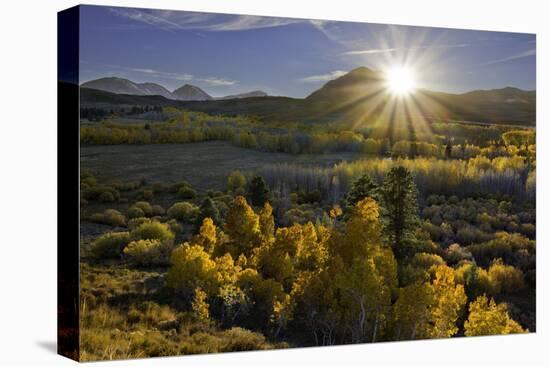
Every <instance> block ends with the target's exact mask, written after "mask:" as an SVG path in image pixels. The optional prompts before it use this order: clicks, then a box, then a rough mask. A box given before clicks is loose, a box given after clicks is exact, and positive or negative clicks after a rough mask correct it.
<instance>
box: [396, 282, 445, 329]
mask: <svg viewBox="0 0 550 367" xmlns="http://www.w3.org/2000/svg"><path fill="white" fill-rule="evenodd" d="M435 302H436V300H435V298H434V290H433V287H432V286H431V284H429V283H422V282H416V283H413V284H411V285H409V286H407V287H405V288H401V290H400V292H399V298H398V299H397V301H396V302H395V305H394V306H393V316H394V329H395V330H394V333H395V339H397V340H414V339H424V338H428V337H429V335H430V333H429V330H430V318H431V312H430V310H431V308H432V307H433V306H434V305H435Z"/></svg>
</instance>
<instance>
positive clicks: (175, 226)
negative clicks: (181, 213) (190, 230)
mask: <svg viewBox="0 0 550 367" xmlns="http://www.w3.org/2000/svg"><path fill="white" fill-rule="evenodd" d="M166 224H168V225H169V226H170V230H171V231H172V232H174V233H175V234H178V233H180V232H181V231H182V230H183V227H182V226H181V224H179V223H178V221H177V220H175V219H170V220H169V221H168V222H166Z"/></svg>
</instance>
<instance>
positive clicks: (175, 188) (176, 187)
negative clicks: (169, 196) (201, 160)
mask: <svg viewBox="0 0 550 367" xmlns="http://www.w3.org/2000/svg"><path fill="white" fill-rule="evenodd" d="M182 187H191V184H189V182H187V181H180V182H178V183H175V184H173V185H172V186H171V187H170V192H174V193H176V192H178V191H179V189H181V188H182Z"/></svg>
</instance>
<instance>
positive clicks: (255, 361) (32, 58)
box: [0, 0, 550, 367]
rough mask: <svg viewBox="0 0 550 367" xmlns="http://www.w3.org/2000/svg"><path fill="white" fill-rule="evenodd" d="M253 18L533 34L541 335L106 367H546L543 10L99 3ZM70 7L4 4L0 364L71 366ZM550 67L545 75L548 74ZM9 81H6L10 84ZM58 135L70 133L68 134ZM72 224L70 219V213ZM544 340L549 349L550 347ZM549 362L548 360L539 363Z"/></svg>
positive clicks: (521, 5) (546, 60) (285, 0)
mask: <svg viewBox="0 0 550 367" xmlns="http://www.w3.org/2000/svg"><path fill="white" fill-rule="evenodd" d="M92 2H93V3H94V4H103V5H120V6H124V5H125V6H141V7H154V8H167V9H180V10H199V11H214V12H227V13H241V14H242V13H244V14H255V15H275V16H288V17H302V18H318V19H333V20H354V21H364V22H377V23H394V24H409V25H424V26H441V27H456V28H470V29H484V30H500V31H516V32H528V33H537V69H538V70H537V79H538V83H537V97H538V104H537V107H538V110H537V112H538V118H537V121H538V123H537V138H538V143H539V144H538V167H537V171H538V172H537V174H538V182H537V184H538V185H537V187H538V189H539V190H538V195H537V199H538V205H537V207H538V209H539V210H538V211H537V212H538V213H537V218H538V225H537V228H538V233H537V234H538V238H537V255H538V266H537V280H538V289H537V310H538V312H537V321H538V322H537V327H538V331H537V333H536V334H530V335H519V336H504V337H483V338H472V339H466V338H460V339H453V340H434V341H422V342H400V343H382V344H371V345H359V346H341V347H331V348H309V349H294V350H290V351H274V352H248V353H232V354H225V355H206V356H187V357H170V358H155V359H152V360H135V361H133V362H131V363H129V362H128V361H122V362H106V365H110V366H111V365H112V366H123V365H127V364H131V365H135V366H153V365H154V366H175V365H178V366H182V365H184V366H201V367H205V366H239V367H243V366H255V367H258V366H262V367H264V366H281V365H286V366H310V365H316V366H335V365H336V366H342V365H382V364H383V365H388V366H393V365H396V364H397V363H402V364H406V365H408V366H411V365H413V366H414V365H422V366H436V365H437V366H439V367H441V366H464V365H469V366H479V365H498V366H539V365H542V364H543V363H548V357H549V354H550V353H548V348H549V347H548V346H549V345H550V343H549V342H550V339H548V336H549V325H548V323H549V321H548V320H549V318H548V312H550V311H549V308H548V299H547V298H548V284H549V283H548V279H547V278H548V274H549V272H548V268H549V267H550V259H549V257H548V253H549V252H548V246H550V243H549V241H548V238H549V233H550V232H549V229H548V228H550V227H549V222H548V221H549V219H548V218H549V216H548V214H547V211H548V207H549V204H550V201H549V194H548V192H547V191H546V190H545V188H546V187H545V185H546V184H547V179H548V178H549V177H550V176H549V174H548V171H549V167H550V164H549V163H548V158H549V154H548V153H549V150H550V144H549V143H546V144H544V143H545V142H548V139H549V138H550V137H549V134H548V132H549V127H548V125H549V124H550V121H548V117H549V116H550V114H549V107H548V105H549V104H550V100H549V98H550V95H549V93H548V88H549V86H550V80H549V71H548V67H550V55H549V46H550V45H549V38H550V26H549V22H550V20H549V19H548V14H550V10H549V9H545V5H544V4H545V3H547V2H545V1H542V0H539V1H535V0H533V1H530V0H522V1H503V0H500V1H499V0H494V1H493V0H490V1H489V0H483V1H482V0H474V1H470V0H455V1H443V0H434V1H423V0H414V1H394V0H371V1H367V0H361V1H351V0H338V1H331V2H324V3H321V1H320V0H316V1H315V0H311V1H299V0H271V1H259V0H225V1H214V0H187V1H174V0H172V1H169V0H155V1H152V0H149V1H144V0H142V1H136V0H134V1H112V0H111V1H99V2H96V1H92ZM76 4H77V3H76V2H74V1H61V0H59V1H54V0H46V1H36V2H31V1H24V0H7V1H4V2H2V11H1V12H0V17H1V19H0V27H1V28H2V29H1V32H0V37H1V38H0V40H1V43H0V66H1V68H0V73H1V74H0V75H1V77H0V80H1V83H0V94H1V95H2V98H1V101H2V104H0V109H1V113H0V216H1V221H0V246H1V247H0V365H2V366H18V365H22V366H23V365H24V366H41V367H42V366H66V365H71V364H73V363H74V362H71V361H69V360H68V359H65V358H63V357H60V356H57V355H56V354H55V340H56V212H57V210H56V200H57V194H56V190H57V186H56V185H57V181H56V180H57V179H56V172H57V164H56V144H57V138H56V124H57V122H56V73H57V71H56V12H57V11H59V10H62V9H65V8H68V7H70V6H73V5H76ZM544 66H546V67H544ZM6 82H7V83H6ZM61 128H63V127H62V126H61ZM64 215H66V216H72V215H76V214H75V213H64ZM544 339H546V341H544ZM542 361H544V362H542Z"/></svg>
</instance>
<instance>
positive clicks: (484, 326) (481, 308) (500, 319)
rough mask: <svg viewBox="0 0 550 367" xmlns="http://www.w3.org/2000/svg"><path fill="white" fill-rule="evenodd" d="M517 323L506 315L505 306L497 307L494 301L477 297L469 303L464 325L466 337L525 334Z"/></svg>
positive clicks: (484, 297) (485, 297)
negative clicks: (468, 312)
mask: <svg viewBox="0 0 550 367" xmlns="http://www.w3.org/2000/svg"><path fill="white" fill-rule="evenodd" d="M525 332H529V330H524V329H523V328H522V327H521V326H520V325H519V324H518V323H517V322H515V321H514V320H512V318H511V317H510V316H509V315H508V311H507V307H506V304H503V303H501V304H499V305H497V304H496V302H495V300H494V299H492V298H491V299H490V300H488V299H487V296H485V295H483V296H479V297H478V298H476V300H475V301H473V302H472V303H470V314H469V315H468V320H466V322H465V323H464V334H465V335H466V336H478V335H501V334H517V333H525Z"/></svg>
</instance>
